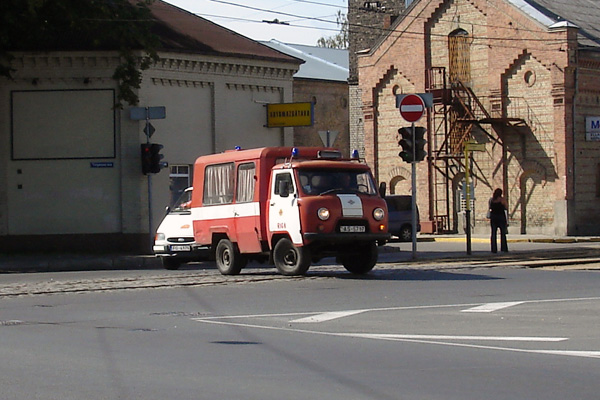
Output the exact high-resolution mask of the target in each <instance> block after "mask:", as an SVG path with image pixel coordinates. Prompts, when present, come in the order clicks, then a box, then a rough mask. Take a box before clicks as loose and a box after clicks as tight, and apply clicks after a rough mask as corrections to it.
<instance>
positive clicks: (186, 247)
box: [171, 244, 192, 251]
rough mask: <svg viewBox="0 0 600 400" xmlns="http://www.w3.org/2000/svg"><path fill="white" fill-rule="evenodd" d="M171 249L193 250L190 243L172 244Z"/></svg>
mask: <svg viewBox="0 0 600 400" xmlns="http://www.w3.org/2000/svg"><path fill="white" fill-rule="evenodd" d="M171 251H192V246H190V245H189V244H188V245H172V246H171Z"/></svg>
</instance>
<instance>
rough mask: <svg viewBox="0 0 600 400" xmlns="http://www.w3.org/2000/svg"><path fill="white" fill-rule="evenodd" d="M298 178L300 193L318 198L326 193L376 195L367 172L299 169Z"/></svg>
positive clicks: (373, 184) (371, 179)
mask: <svg viewBox="0 0 600 400" xmlns="http://www.w3.org/2000/svg"><path fill="white" fill-rule="evenodd" d="M298 178H299V180H300V186H301V188H302V193H303V194H305V195H312V196H320V195H323V194H328V193H361V194H367V195H376V194H377V190H376V188H375V183H374V182H373V178H372V176H371V174H370V173H369V172H368V171H360V170H332V169H300V170H298Z"/></svg>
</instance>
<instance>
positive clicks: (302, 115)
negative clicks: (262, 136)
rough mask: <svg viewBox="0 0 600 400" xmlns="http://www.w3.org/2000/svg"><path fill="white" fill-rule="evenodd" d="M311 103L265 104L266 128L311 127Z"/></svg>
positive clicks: (312, 112) (312, 120)
mask: <svg viewBox="0 0 600 400" xmlns="http://www.w3.org/2000/svg"><path fill="white" fill-rule="evenodd" d="M313 106H314V105H313V103H279V104H267V127H268V128H280V127H287V126H312V125H313V122H314V108H313Z"/></svg>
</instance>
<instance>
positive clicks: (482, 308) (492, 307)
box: [462, 301, 525, 313]
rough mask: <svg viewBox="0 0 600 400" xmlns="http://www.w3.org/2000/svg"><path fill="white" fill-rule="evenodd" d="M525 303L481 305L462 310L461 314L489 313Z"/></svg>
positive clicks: (510, 302)
mask: <svg viewBox="0 0 600 400" xmlns="http://www.w3.org/2000/svg"><path fill="white" fill-rule="evenodd" d="M523 303H525V302H524V301H507V302H503V303H487V304H482V305H480V306H477V307H472V308H467V309H466V310H462V312H473V313H489V312H494V311H498V310H502V309H503V308H508V307H513V306H518V305H519V304H523Z"/></svg>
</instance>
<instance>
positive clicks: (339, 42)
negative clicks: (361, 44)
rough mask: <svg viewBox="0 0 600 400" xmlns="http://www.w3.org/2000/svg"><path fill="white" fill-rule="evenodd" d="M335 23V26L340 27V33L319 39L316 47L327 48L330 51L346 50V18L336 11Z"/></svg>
mask: <svg viewBox="0 0 600 400" xmlns="http://www.w3.org/2000/svg"><path fill="white" fill-rule="evenodd" d="M336 23H337V26H338V27H340V32H339V33H338V34H337V35H335V36H329V37H322V38H319V40H318V41H317V46H319V47H328V48H330V49H347V48H348V16H347V15H346V14H343V13H342V11H340V10H338V12H337V17H336Z"/></svg>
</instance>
